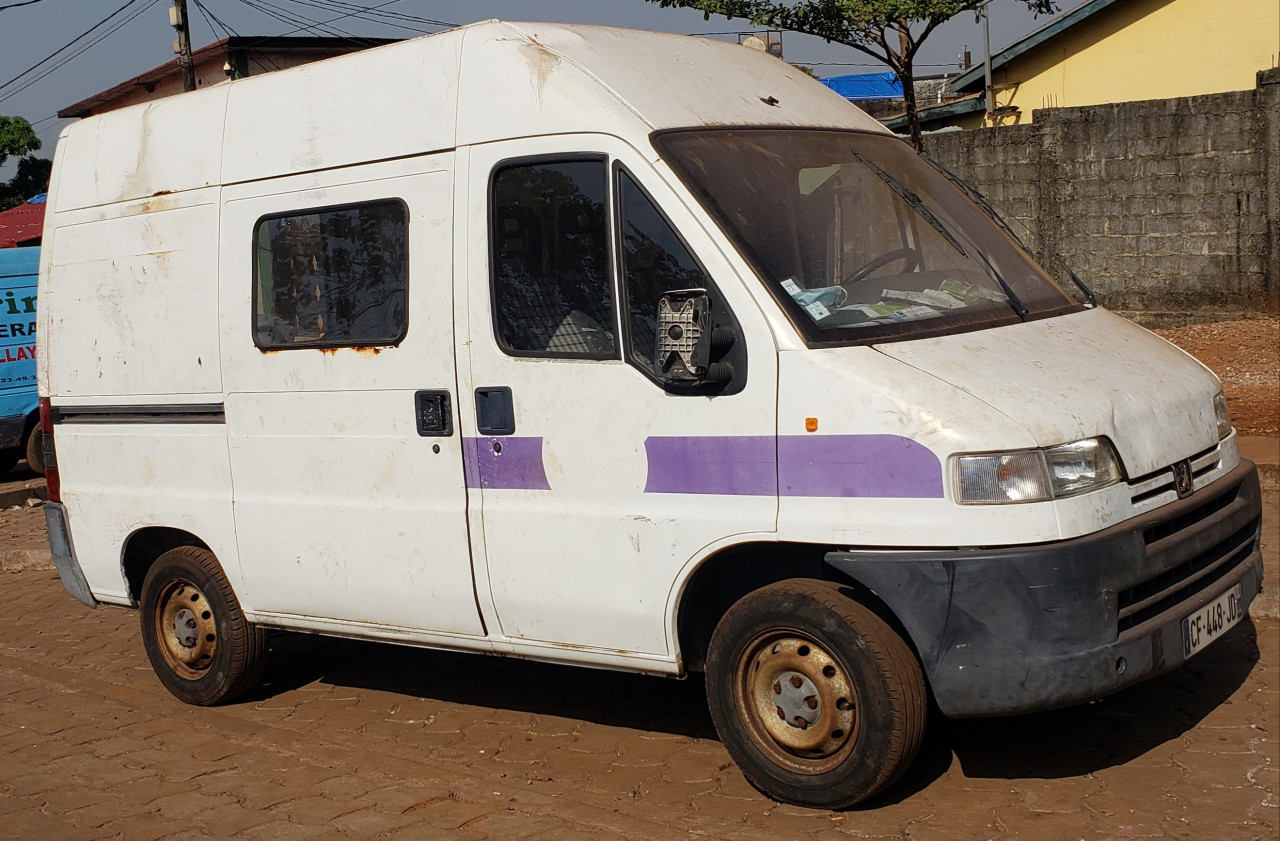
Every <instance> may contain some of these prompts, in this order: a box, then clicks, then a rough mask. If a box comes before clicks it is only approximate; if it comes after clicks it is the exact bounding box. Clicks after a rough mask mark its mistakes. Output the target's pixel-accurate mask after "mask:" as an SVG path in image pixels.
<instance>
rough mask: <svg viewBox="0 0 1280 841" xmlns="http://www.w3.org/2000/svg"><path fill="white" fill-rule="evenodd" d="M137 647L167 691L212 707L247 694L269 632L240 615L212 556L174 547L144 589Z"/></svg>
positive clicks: (263, 658) (152, 571) (161, 559)
mask: <svg viewBox="0 0 1280 841" xmlns="http://www.w3.org/2000/svg"><path fill="white" fill-rule="evenodd" d="M141 622H142V644H143V646H144V647H145V648H146V651H147V658H148V659H149V660H150V661H151V667H152V668H153V669H155V672H156V675H157V676H158V677H159V678H160V682H161V683H163V684H164V685H165V688H166V689H168V690H169V691H170V692H172V693H173V694H174V695H175V696H177V697H178V698H180V699H181V700H183V701H185V702H186V703H188V704H198V705H200V706H212V705H214V704H221V703H224V702H226V701H230V700H232V699H234V698H235V697H237V696H238V695H241V694H243V693H244V692H245V691H247V690H248V689H250V688H252V687H253V686H254V685H255V684H256V683H257V682H258V679H259V678H260V677H261V676H262V669H263V666H264V665H265V664H266V659H267V631H266V629H264V628H259V627H257V626H256V625H253V624H252V623H251V622H249V621H248V620H247V619H245V617H244V613H243V612H242V611H241V610H240V602H239V601H238V600H237V599H236V596H235V593H234V592H232V590H231V585H230V584H229V583H228V582H227V579H226V576H225V575H224V574H223V572H222V569H221V567H219V566H218V562H217V560H216V559H215V558H214V556H213V553H212V552H210V551H208V550H207V549H200V548H198V547H194V546H180V547H178V548H176V549H170V550H169V551H168V552H165V553H164V554H163V555H161V556H160V557H159V558H158V559H157V560H156V562H155V563H154V564H152V566H151V569H150V570H149V571H148V572H147V576H146V578H145V579H144V580H143V582H142V604H141Z"/></svg>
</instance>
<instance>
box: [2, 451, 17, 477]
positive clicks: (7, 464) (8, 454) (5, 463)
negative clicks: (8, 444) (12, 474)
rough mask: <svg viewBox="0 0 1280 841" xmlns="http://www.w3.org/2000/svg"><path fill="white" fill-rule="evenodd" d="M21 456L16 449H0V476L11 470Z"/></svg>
mask: <svg viewBox="0 0 1280 841" xmlns="http://www.w3.org/2000/svg"><path fill="white" fill-rule="evenodd" d="M21 457H22V453H21V452H19V451H18V450H0V476H4V475H6V474H7V473H8V472H9V471H10V470H12V469H13V468H14V466H15V465H16V464H17V463H18V459H19V458H21Z"/></svg>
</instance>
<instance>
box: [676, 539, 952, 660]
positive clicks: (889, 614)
mask: <svg viewBox="0 0 1280 841" xmlns="http://www.w3.org/2000/svg"><path fill="white" fill-rule="evenodd" d="M829 551H831V547H829V546H824V545H821V544H809V543H790V542H782V543H780V542H770V541H757V542H751V543H739V544H735V545H733V546H728V547H725V548H723V549H720V550H719V551H716V552H714V553H712V554H710V555H708V556H707V557H706V558H704V559H703V560H702V561H701V562H699V563H698V564H697V566H695V567H694V569H693V570H692V572H690V573H689V574H688V575H687V576H686V577H685V580H684V582H683V586H681V588H680V591H679V594H678V596H677V605H676V611H675V629H676V645H677V650H678V657H679V660H680V663H681V667H682V671H702V667H703V664H704V661H705V658H706V654H707V647H708V644H709V643H710V641H711V633H712V631H714V630H715V627H716V623H717V622H719V621H720V617H722V616H724V613H725V611H727V610H728V609H729V608H730V607H731V606H732V605H733V604H734V602H736V601H738V599H740V598H742V597H743V596H745V595H747V594H748V593H750V592H752V591H754V590H758V589H760V588H761V587H767V586H768V585H770V584H776V583H778V582H779V581H785V580H787V579H791V578H813V579H818V580H822V581H833V582H837V583H839V584H843V585H845V586H846V587H848V588H849V591H850V592H848V593H846V595H847V596H849V597H850V598H852V599H854V600H855V601H858V602H860V603H862V604H864V605H865V606H866V607H868V608H869V609H870V610H872V611H873V612H874V613H875V614H876V615H877V616H879V617H880V618H881V619H882V620H884V622H885V623H886V624H888V625H889V627H890V628H892V629H893V631H894V632H895V633H896V634H898V636H899V637H901V638H902V640H903V642H905V643H906V644H907V646H908V647H909V648H910V649H911V651H912V653H913V654H914V655H915V657H916V660H917V661H920V662H922V661H921V658H920V649H919V647H918V646H917V645H916V640H914V639H913V638H912V636H911V634H910V633H909V632H908V631H907V629H906V626H905V625H904V624H903V622H902V621H901V620H900V619H899V617H898V616H897V614H896V613H895V612H894V611H893V610H892V609H891V608H890V607H889V605H888V604H887V603H886V602H885V601H884V600H883V599H881V598H880V597H879V596H878V595H876V593H875V591H874V590H872V588H871V587H870V586H868V584H867V583H865V582H863V581H860V580H859V579H858V578H856V577H854V576H853V575H850V574H848V573H846V572H845V571H843V570H840V569H838V568H836V567H834V566H832V565H831V564H829V563H827V561H826V554H827V552H829ZM925 680H926V683H927V682H928V676H927V674H926V677H925Z"/></svg>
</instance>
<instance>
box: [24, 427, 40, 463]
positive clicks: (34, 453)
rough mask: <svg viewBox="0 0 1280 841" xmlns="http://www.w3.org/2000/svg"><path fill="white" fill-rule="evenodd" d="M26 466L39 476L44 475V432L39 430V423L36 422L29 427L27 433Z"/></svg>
mask: <svg viewBox="0 0 1280 841" xmlns="http://www.w3.org/2000/svg"><path fill="white" fill-rule="evenodd" d="M26 456H27V467H30V468H31V469H32V470H34V471H35V472H36V473H39V474H40V475H41V476H43V475H44V433H42V432H41V431H40V425H39V424H36V425H35V426H33V427H31V431H30V432H28V433H27V447H26Z"/></svg>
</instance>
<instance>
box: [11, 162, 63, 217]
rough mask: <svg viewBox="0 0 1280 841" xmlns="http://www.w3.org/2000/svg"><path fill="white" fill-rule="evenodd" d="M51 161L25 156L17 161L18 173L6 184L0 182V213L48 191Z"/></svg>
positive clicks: (51, 169) (51, 167)
mask: <svg viewBox="0 0 1280 841" xmlns="http://www.w3.org/2000/svg"><path fill="white" fill-rule="evenodd" d="M51 172H53V161H50V160H48V159H47V158H37V157H35V156H34V155H27V156H26V157H25V158H20V159H19V160H18V172H17V174H16V175H14V176H13V178H11V179H10V180H9V181H8V182H4V181H0V211H4V210H8V209H9V208H11V207H17V206H18V205H20V204H22V203H23V202H25V201H27V200H28V199H30V198H31V197H32V196H34V195H36V194H37V193H43V192H45V191H46V190H48V189H49V174H50V173H51Z"/></svg>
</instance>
